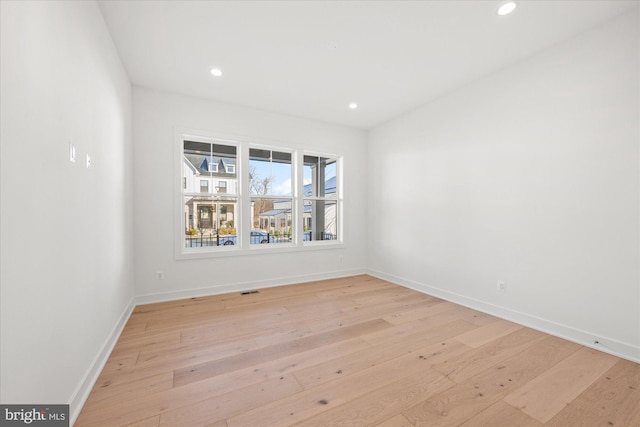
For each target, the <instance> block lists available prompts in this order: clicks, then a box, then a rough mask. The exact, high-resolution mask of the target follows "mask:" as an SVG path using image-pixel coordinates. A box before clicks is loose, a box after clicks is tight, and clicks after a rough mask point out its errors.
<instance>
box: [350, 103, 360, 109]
mask: <svg viewBox="0 0 640 427" xmlns="http://www.w3.org/2000/svg"><path fill="white" fill-rule="evenodd" d="M349 108H351V109H352V110H355V109H356V108H358V104H356V103H355V102H352V103H351V104H349Z"/></svg>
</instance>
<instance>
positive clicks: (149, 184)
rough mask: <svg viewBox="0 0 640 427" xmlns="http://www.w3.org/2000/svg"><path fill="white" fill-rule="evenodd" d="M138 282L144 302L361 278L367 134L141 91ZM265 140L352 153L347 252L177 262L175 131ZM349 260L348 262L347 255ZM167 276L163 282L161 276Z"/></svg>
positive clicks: (136, 107) (137, 111) (136, 106)
mask: <svg viewBox="0 0 640 427" xmlns="http://www.w3.org/2000/svg"><path fill="white" fill-rule="evenodd" d="M133 117H134V126H133V129H134V140H135V146H134V158H135V167H134V200H135V202H134V203H135V208H134V210H135V220H134V221H135V224H136V226H135V233H134V236H135V237H134V240H135V264H136V272H135V283H136V294H137V295H138V296H139V297H140V299H139V301H145V302H146V301H154V300H160V299H169V298H179V297H186V296H191V295H196V294H210V293H218V292H227V291H231V290H236V289H243V288H247V287H258V286H269V285H278V284H286V283H294V282H300V281H305V280H312V279H316V278H323V277H336V276H343V275H349V274H354V273H361V272H364V271H365V268H366V250H365V244H364V242H365V238H366V235H365V232H366V230H365V222H366V206H365V205H366V190H365V188H366V181H365V178H366V177H365V170H366V167H365V165H366V163H365V133H364V132H363V131H359V130H354V129H349V128H345V127H340V126H334V125H329V124H323V123H320V122H315V121H311V120H306V119H301V118H295V117H290V116H283V115H279V114H274V113H267V112H263V111H258V110H253V109H249V108H242V107H235V106H232V105H228V104H221V103H216V102H213V101H207V100H202V99H197V98H190V97H184V96H179V95H173V94H169V93H162V92H157V91H153V90H149V89H143V88H138V87H134V90H133ZM179 128H187V129H193V130H200V131H204V132H208V133H217V134H224V135H235V136H238V137H240V138H241V137H249V138H258V139H259V138H263V140H264V141H265V143H275V144H277V145H279V146H283V147H292V148H295V149H311V150H316V151H320V152H328V153H336V154H341V155H343V156H344V163H345V177H344V180H345V198H346V199H345V212H346V218H345V239H346V243H345V246H344V248H342V249H331V250H317V251H303V252H296V253H273V254H260V255H246V256H236V257H221V258H206V259H190V260H176V259H175V254H174V230H175V227H176V226H177V225H176V222H175V220H174V211H175V209H174V205H173V204H174V200H175V194H174V190H175V187H176V183H175V182H174V181H175V179H176V178H175V174H174V167H175V164H176V159H175V158H174V156H175V144H176V142H175V139H174V130H175V129H179ZM340 257H342V260H341V258H340ZM158 270H161V271H163V272H164V279H163V280H158V279H157V275H156V272H157V271H158Z"/></svg>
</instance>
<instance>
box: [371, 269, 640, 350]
mask: <svg viewBox="0 0 640 427" xmlns="http://www.w3.org/2000/svg"><path fill="white" fill-rule="evenodd" d="M367 274H369V275H371V276H374V277H377V278H379V279H383V280H386V281H388V282H392V283H395V284H397V285H400V286H404V287H406V288H410V289H413V290H416V291H418V292H422V293H424V294H428V295H431V296H434V297H437V298H441V299H443V300H446V301H450V302H453V303H456V304H460V305H462V306H465V307H469V308H472V309H474V310H478V311H481V312H483V313H487V314H490V315H493V316H496V317H500V318H502V319H505V320H509V321H512V322H515V323H518V324H520V325H523V326H527V327H529V328H532V329H535V330H538V331H541V332H544V333H547V334H549V335H553V336H556V337H559V338H562V339H566V340H567V341H572V342H575V343H577V344H580V345H584V346H585V347H590V348H593V349H596V350H599V351H602V352H605V353H609V354H612V355H614V356H618V357H621V358H623V359H627V360H631V361H633V362H636V363H640V347H636V346H634V345H631V344H628V343H624V342H620V341H617V340H614V339H610V338H607V337H602V336H598V335H596V334H594V333H591V332H588V331H583V330H580V329H577V328H573V327H571V326H567V325H563V324H560V323H556V322H552V321H550V320H546V319H543V318H540V317H537V316H533V315H530V314H527V313H523V312H520V311H516V310H512V309H510V308H507V307H502V306H498V305H495V304H491V303H488V302H485V301H481V300H477V299H475V298H469V297H466V296H464V295H460V294H457V293H454V292H449V291H446V290H444V289H440V288H436V287H433V286H429V285H425V284H423V283H418V282H415V281H413V280H409V279H404V278H402V277H398V276H394V275H392V274H387V273H383V272H381V271H377V270H372V269H368V271H367ZM596 341H597V343H596Z"/></svg>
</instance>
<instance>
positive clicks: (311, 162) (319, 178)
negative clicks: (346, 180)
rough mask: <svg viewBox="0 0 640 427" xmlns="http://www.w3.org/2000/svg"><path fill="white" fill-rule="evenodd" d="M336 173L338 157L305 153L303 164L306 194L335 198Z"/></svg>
mask: <svg viewBox="0 0 640 427" xmlns="http://www.w3.org/2000/svg"><path fill="white" fill-rule="evenodd" d="M336 175H337V168H336V159H334V158H330V157H316V156H308V155H305V156H304V166H303V178H304V195H305V196H307V197H308V196H314V197H332V198H335V197H336V182H337V176H336ZM321 183H324V185H323V184H321Z"/></svg>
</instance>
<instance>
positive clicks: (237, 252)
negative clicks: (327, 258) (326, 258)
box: [175, 241, 345, 260]
mask: <svg viewBox="0 0 640 427" xmlns="http://www.w3.org/2000/svg"><path fill="white" fill-rule="evenodd" d="M278 245H281V246H279V247H277V248H276V247H272V246H268V245H251V246H250V247H249V248H242V247H240V246H234V247H232V248H230V247H228V246H226V247H225V246H223V247H220V248H215V249H211V250H208V251H196V250H194V251H183V250H182V249H181V250H180V252H178V253H176V255H175V259H176V260H186V259H203V258H224V257H237V256H247V255H249V256H251V255H266V254H285V253H301V252H308V251H323V250H332V249H344V248H345V244H344V243H343V242H335V241H333V242H329V241H316V242H305V243H304V244H303V245H302V246H299V245H293V244H286V243H278Z"/></svg>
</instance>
